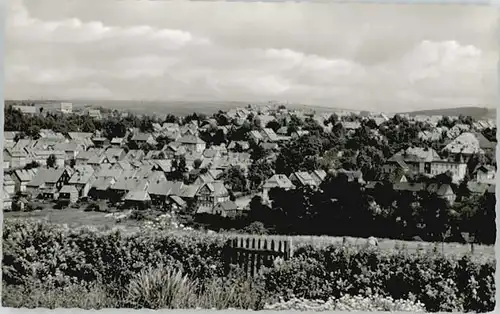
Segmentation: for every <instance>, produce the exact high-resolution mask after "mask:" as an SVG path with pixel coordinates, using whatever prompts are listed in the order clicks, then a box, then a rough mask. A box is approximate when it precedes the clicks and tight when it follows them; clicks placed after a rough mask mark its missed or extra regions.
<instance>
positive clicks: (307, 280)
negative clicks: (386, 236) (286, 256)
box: [264, 246, 495, 312]
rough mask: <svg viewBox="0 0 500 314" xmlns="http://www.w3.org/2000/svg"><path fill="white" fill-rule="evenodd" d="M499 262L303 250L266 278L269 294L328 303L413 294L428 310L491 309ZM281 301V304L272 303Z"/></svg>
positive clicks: (332, 249)
mask: <svg viewBox="0 0 500 314" xmlns="http://www.w3.org/2000/svg"><path fill="white" fill-rule="evenodd" d="M494 275H495V262H494V261H492V260H489V261H484V263H480V262H477V261H473V260H472V259H471V258H470V257H468V256H464V257H462V258H460V259H458V258H451V257H445V256H443V255H441V254H439V253H437V254H431V253H428V252H427V253H416V254H415V253H414V254H408V253H406V252H404V251H399V252H395V253H387V252H379V251H376V250H372V249H362V250H358V249H352V248H342V247H335V246H330V247H327V248H325V249H324V250H315V249H313V248H312V247H304V248H301V249H299V250H297V251H296V252H295V255H294V257H293V258H292V259H290V260H288V261H286V262H285V263H284V264H282V265H279V266H277V267H274V268H272V269H269V270H268V271H267V272H266V273H265V275H264V281H265V287H266V291H267V292H268V293H269V295H272V296H275V299H276V298H278V297H284V298H285V299H291V298H293V297H298V298H305V299H321V300H323V301H326V300H328V298H329V297H331V296H333V297H335V298H339V297H340V296H342V295H345V294H348V295H360V296H364V297H369V296H372V295H380V296H384V297H392V298H394V299H405V300H406V299H410V298H411V297H412V296H414V297H416V299H418V300H419V301H421V302H422V303H423V304H425V307H426V309H427V310H428V311H475V312H486V311H492V310H493V309H494V307H495V286H494ZM273 301H276V300H273Z"/></svg>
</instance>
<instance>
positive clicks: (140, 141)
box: [131, 132, 157, 147]
mask: <svg viewBox="0 0 500 314" xmlns="http://www.w3.org/2000/svg"><path fill="white" fill-rule="evenodd" d="M131 141H132V142H134V143H135V144H136V145H137V147H141V146H142V145H145V144H149V145H156V144H157V143H156V141H155V139H154V137H153V135H152V134H150V133H143V132H138V133H137V134H135V135H134V136H132V139H131Z"/></svg>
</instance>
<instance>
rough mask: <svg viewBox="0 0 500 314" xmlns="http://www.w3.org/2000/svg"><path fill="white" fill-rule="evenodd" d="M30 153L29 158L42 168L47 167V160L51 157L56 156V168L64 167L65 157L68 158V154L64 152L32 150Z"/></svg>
mask: <svg viewBox="0 0 500 314" xmlns="http://www.w3.org/2000/svg"><path fill="white" fill-rule="evenodd" d="M28 153H29V158H30V159H31V160H32V161H34V162H36V163H38V164H39V165H41V166H46V165H47V159H48V158H49V157H50V156H51V155H54V157H55V158H56V162H55V166H56V167H58V168H62V167H64V164H65V157H66V154H65V153H64V151H60V150H35V149H30V150H28Z"/></svg>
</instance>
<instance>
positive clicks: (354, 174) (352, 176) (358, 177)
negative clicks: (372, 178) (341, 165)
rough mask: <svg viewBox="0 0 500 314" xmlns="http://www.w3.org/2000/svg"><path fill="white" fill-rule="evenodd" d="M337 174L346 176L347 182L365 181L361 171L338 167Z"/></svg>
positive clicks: (361, 182) (362, 182)
mask: <svg viewBox="0 0 500 314" xmlns="http://www.w3.org/2000/svg"><path fill="white" fill-rule="evenodd" d="M337 174H340V175H344V176H346V177H347V182H357V183H360V184H364V183H365V180H364V179H363V173H362V172H361V171H355V170H345V169H340V170H338V171H337Z"/></svg>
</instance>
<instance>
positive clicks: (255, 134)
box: [248, 130, 264, 143]
mask: <svg viewBox="0 0 500 314" xmlns="http://www.w3.org/2000/svg"><path fill="white" fill-rule="evenodd" d="M248 137H249V138H250V139H251V140H252V141H254V142H255V143H259V142H261V141H263V140H264V138H263V136H262V133H260V132H259V131H257V130H252V131H250V132H249V133H248Z"/></svg>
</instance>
